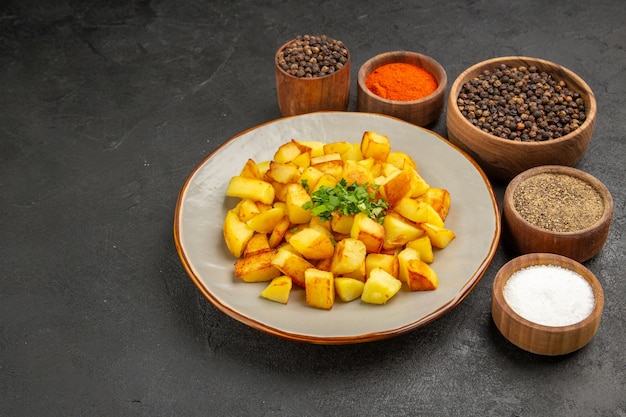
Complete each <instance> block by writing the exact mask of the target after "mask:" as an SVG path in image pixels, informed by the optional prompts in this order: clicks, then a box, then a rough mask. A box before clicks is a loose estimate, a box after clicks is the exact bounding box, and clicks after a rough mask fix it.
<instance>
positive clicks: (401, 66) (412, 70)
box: [365, 62, 439, 101]
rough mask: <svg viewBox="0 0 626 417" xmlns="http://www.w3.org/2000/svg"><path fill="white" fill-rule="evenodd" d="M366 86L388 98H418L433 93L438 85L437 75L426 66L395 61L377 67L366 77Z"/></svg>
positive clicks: (378, 94)
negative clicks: (426, 68) (425, 67)
mask: <svg viewBox="0 0 626 417" xmlns="http://www.w3.org/2000/svg"><path fill="white" fill-rule="evenodd" d="M365 85H366V87H367V88H368V89H369V90H370V91H371V92H372V93H374V94H376V95H377V96H380V97H382V98H386V99H388V100H398V101H409V100H418V99H420V98H423V97H426V96H428V95H430V94H432V93H433V92H434V91H435V90H436V89H437V87H438V85H439V84H438V83H437V80H436V79H435V77H434V76H433V75H432V74H431V73H430V72H428V71H426V70H425V69H424V68H421V67H418V66H417V65H413V64H408V63H404V62H394V63H391V64H386V65H383V66H380V67H378V68H376V69H375V70H374V71H372V73H371V74H370V75H369V76H368V77H367V78H366V79H365Z"/></svg>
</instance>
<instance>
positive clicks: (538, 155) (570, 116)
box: [446, 56, 596, 182]
mask: <svg viewBox="0 0 626 417" xmlns="http://www.w3.org/2000/svg"><path fill="white" fill-rule="evenodd" d="M595 120H596V99H595V95H594V94H593V91H592V90H591V88H590V87H589V86H588V85H587V84H586V83H585V81H584V80H583V79H582V78H580V77H579V76H578V75H576V74H575V73H573V72H572V71H570V70H568V69H567V68H564V67H562V66H560V65H557V64H555V63H552V62H550V61H546V60H543V59H538V58H530V57H523V56H510V57H500V58H493V59H489V60H486V61H482V62H479V63H477V64H475V65H473V66H471V67H470V68H468V69H466V70H465V71H463V72H462V73H461V74H460V75H459V76H458V77H457V79H456V80H455V81H454V83H453V84H452V87H451V89H450V94H449V97H448V105H447V110H446V124H447V129H448V139H449V140H450V142H452V143H453V144H455V145H457V146H458V147H459V148H461V149H462V150H464V151H465V152H467V153H468V154H469V155H470V156H471V157H472V158H474V159H475V160H476V162H477V163H478V164H479V165H480V166H481V168H482V169H483V170H484V171H485V173H486V174H487V176H489V178H490V179H492V180H495V181H500V182H508V181H510V180H511V179H513V178H514V177H515V176H516V175H518V174H519V173H521V172H523V171H525V170H527V169H530V168H534V167H536V166H542V165H563V166H575V165H576V164H577V163H578V161H580V159H581V158H582V156H583V154H584V153H585V151H586V149H587V146H588V145H589V142H590V140H591V136H592V133H593V128H594V125H595Z"/></svg>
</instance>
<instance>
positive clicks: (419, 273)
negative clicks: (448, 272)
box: [406, 259, 439, 291]
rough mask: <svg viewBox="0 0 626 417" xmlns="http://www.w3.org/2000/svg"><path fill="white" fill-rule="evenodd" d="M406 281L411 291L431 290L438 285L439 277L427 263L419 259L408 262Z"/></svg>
mask: <svg viewBox="0 0 626 417" xmlns="http://www.w3.org/2000/svg"><path fill="white" fill-rule="evenodd" d="M407 266H408V268H407V269H408V275H407V280H406V283H407V285H408V286H409V289H411V291H432V290H436V289H437V287H438V286H439V278H438V277H437V274H436V273H435V271H434V270H433V269H432V268H431V267H430V266H428V264H427V263H426V262H424V261H421V260H419V259H412V260H410V261H409V262H408V265H407Z"/></svg>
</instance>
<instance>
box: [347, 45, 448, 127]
mask: <svg viewBox="0 0 626 417" xmlns="http://www.w3.org/2000/svg"><path fill="white" fill-rule="evenodd" d="M447 86H448V78H447V75H446V71H445V69H444V68H443V66H441V64H440V63H439V62H437V61H435V60H434V59H433V58H431V57H429V56H426V55H423V54H420V53H417V52H411V51H392V52H385V53H382V54H379V55H376V56H375V57H373V58H371V59H369V60H368V61H366V62H365V63H364V64H363V65H362V66H361V68H360V69H359V73H358V78H357V106H358V110H359V111H362V112H369V113H380V114H387V115H390V116H394V117H397V118H399V119H403V120H406V121H408V122H410V123H413V124H415V125H418V126H428V125H430V124H432V123H434V122H435V121H436V120H437V119H438V118H439V116H440V115H441V113H442V112H443V108H444V104H445V95H446V90H447Z"/></svg>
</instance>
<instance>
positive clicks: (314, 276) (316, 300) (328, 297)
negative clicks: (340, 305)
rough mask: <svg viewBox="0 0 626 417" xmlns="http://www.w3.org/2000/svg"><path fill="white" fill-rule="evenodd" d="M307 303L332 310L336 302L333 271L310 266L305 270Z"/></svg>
mask: <svg viewBox="0 0 626 417" xmlns="http://www.w3.org/2000/svg"><path fill="white" fill-rule="evenodd" d="M304 279H305V292H306V303H307V304H308V305H310V306H311V307H315V308H322V309H325V310H330V309H331V308H333V304H334V303H335V282H334V276H333V274H332V272H328V271H321V270H319V269H315V268H309V269H307V270H306V271H305V272H304Z"/></svg>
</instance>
